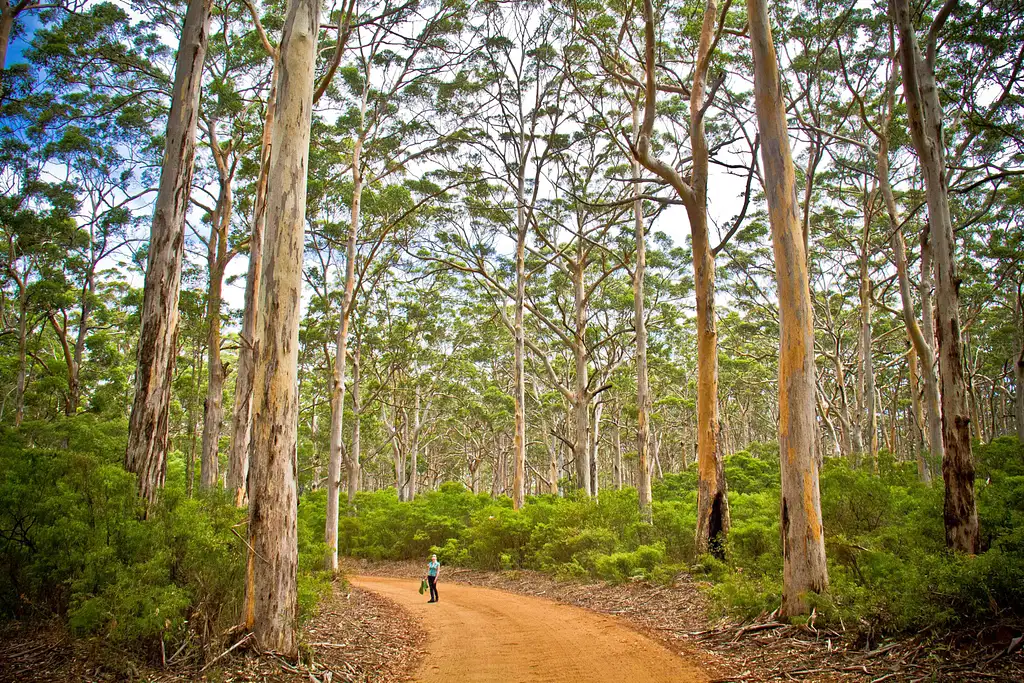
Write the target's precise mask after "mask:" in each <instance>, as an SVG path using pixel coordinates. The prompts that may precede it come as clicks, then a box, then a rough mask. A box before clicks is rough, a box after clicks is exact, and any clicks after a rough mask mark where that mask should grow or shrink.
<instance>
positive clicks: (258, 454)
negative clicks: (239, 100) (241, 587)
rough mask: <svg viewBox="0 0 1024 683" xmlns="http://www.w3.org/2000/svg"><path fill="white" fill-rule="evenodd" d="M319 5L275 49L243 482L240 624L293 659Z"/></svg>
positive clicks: (297, 16)
mask: <svg viewBox="0 0 1024 683" xmlns="http://www.w3.org/2000/svg"><path fill="white" fill-rule="evenodd" d="M319 26H320V3H319V2H318V1H317V0H291V1H290V2H289V3H288V13H287V16H286V19H285V26H284V34H283V36H282V40H281V47H280V60H281V61H280V83H279V88H280V96H279V99H278V107H279V113H280V116H279V118H278V119H277V121H276V122H275V124H274V132H273V140H275V141H277V142H276V145H277V151H276V153H275V155H274V159H273V163H272V165H271V171H270V183H269V187H270V194H269V195H268V198H267V234H266V238H267V245H268V246H269V249H268V251H267V258H266V260H265V262H264V264H263V278H262V280H263V284H264V287H263V292H262V294H261V296H260V320H261V321H262V324H261V327H262V332H261V334H260V337H259V338H260V343H261V346H262V348H261V352H260V354H259V361H258V363H257V367H256V384H255V386H256V389H255V393H254V401H255V405H254V410H253V430H252V441H253V444H252V462H251V463H250V473H249V483H250V487H249V491H250V497H251V500H250V503H249V546H250V552H249V558H248V560H249V561H248V571H247V578H248V580H247V583H246V609H245V623H246V625H247V626H249V627H251V628H252V629H253V632H254V633H255V635H256V641H257V644H258V645H259V647H260V649H261V650H264V651H266V650H270V651H273V652H280V653H283V654H285V655H286V656H289V657H291V656H295V654H296V653H297V649H298V648H297V644H298V642H297V638H296V621H297V616H298V593H297V583H296V582H297V576H296V570H297V564H298V546H297V543H298V528H297V520H296V512H297V506H298V500H297V491H296V476H297V466H296V446H297V443H298V439H297V436H298V435H297V431H298V415H299V397H298V350H299V313H300V307H301V303H302V301H301V293H302V255H303V247H304V244H303V242H304V226H305V220H306V173H307V169H308V168H309V134H310V124H311V116H312V108H313V76H314V71H313V69H314V65H315V62H316V46H317V32H318V28H319Z"/></svg>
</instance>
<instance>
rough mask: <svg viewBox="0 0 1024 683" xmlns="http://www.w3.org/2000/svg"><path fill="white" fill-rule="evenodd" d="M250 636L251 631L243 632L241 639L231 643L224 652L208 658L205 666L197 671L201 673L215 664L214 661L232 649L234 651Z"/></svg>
mask: <svg viewBox="0 0 1024 683" xmlns="http://www.w3.org/2000/svg"><path fill="white" fill-rule="evenodd" d="M250 638H252V633H251V632H250V633H246V634H245V635H244V636H242V639H241V640H239V641H238V642H237V643H235V644H234V645H232V646H231V647H229V648H228V649H226V650H224V652H221V653H220V654H219V655H217V656H216V657H214V658H213V659H211V660H210V661H209V662H208V663H207V664H206V666H204V667H203V668H202V669H200V670H199V673H202V672H204V671H206V670H207V669H209V668H210V667H211V666H213V665H214V664H215V663H216V662H218V661H220V660H221V659H222V658H224V657H225V656H227V655H228V654H229V653H231V652H233V651H234V650H235V649H237V648H238V647H240V646H241V645H242V644H243V643H245V642H247V641H248V640H249V639H250Z"/></svg>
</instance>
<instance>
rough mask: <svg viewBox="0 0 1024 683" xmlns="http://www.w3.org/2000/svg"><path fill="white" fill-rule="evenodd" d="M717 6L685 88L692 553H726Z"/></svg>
mask: <svg viewBox="0 0 1024 683" xmlns="http://www.w3.org/2000/svg"><path fill="white" fill-rule="evenodd" d="M717 19H718V5H717V3H716V2H715V0H708V2H707V5H706V7H705V9H704V23H703V25H702V27H701V34H700V43H699V46H698V49H697V68H696V69H695V70H694V76H693V85H692V86H691V88H690V147H691V154H692V156H693V166H692V171H691V174H692V188H693V194H694V198H695V199H696V202H695V203H693V204H692V206H691V205H687V207H686V214H687V216H688V217H689V219H690V237H691V242H692V250H693V275H694V294H695V297H696V302H697V471H698V477H697V531H696V538H695V547H696V552H697V553H704V552H711V553H712V554H713V555H716V556H718V557H723V558H724V557H725V538H726V536H727V535H728V533H729V501H728V496H727V492H726V485H725V471H724V463H723V459H722V438H721V437H722V434H721V423H720V422H719V419H718V324H717V322H716V320H715V259H714V256H713V254H712V253H711V242H710V239H709V236H708V215H707V214H708V212H707V196H708V146H707V139H706V137H705V135H704V109H705V101H704V100H705V89H706V87H707V73H708V64H709V62H710V60H711V41H712V39H713V37H714V32H715V22H716V21H717Z"/></svg>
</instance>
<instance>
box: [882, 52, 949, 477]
mask: <svg viewBox="0 0 1024 683" xmlns="http://www.w3.org/2000/svg"><path fill="white" fill-rule="evenodd" d="M893 66H894V68H895V65H893ZM894 109H895V91H894V88H890V89H889V90H888V94H887V103H886V111H887V113H886V115H885V117H883V120H882V125H881V126H879V127H878V128H877V129H875V134H876V136H877V137H878V155H877V157H876V163H875V172H876V176H877V177H878V183H879V189H880V190H881V191H882V199H883V200H884V201H885V210H886V213H887V214H888V216H889V227H890V229H891V230H892V238H891V240H890V244H891V246H892V252H893V261H894V263H895V264H896V277H897V279H898V281H899V288H900V303H901V304H902V312H903V323H904V325H905V326H906V328H907V336H908V337H909V338H910V343H911V346H912V348H913V351H914V356H915V357H916V358H917V359H920V361H921V370H922V371H921V373H920V374H921V376H922V378H923V381H924V387H923V395H924V408H925V409H926V410H925V412H926V413H927V416H928V417H927V425H928V427H927V429H928V432H927V441H928V444H929V449H930V453H931V462H932V463H938V462H942V424H941V415H940V411H941V408H940V406H939V380H938V377H936V375H935V355H934V353H933V351H932V344H933V343H934V338H933V337H931V336H929V335H930V328H931V313H930V310H929V312H928V313H926V315H927V323H928V325H927V327H928V329H929V332H928V333H927V334H926V333H925V332H923V331H922V329H921V327H919V326H918V324H917V318H916V316H915V315H914V300H913V297H912V296H911V291H910V274H909V272H908V270H909V268H908V266H907V248H906V243H905V242H904V240H903V230H902V227H901V226H902V224H903V221H902V219H901V218H900V213H899V208H898V207H897V205H896V196H895V194H894V193H893V190H892V184H891V183H890V182H889V133H888V131H889V124H890V122H891V120H892V116H893V110H894ZM922 250H923V251H924V249H922ZM923 256H924V255H923V254H922V263H924V258H923ZM929 261H930V259H929ZM930 289H931V287H930V285H929V290H930ZM923 302H924V298H923V297H922V309H924V306H923ZM930 308H931V305H930V303H929V306H928V309H930ZM916 365H917V364H916V362H915V359H914V358H912V359H911V361H910V381H911V394H912V403H913V409H914V419H915V421H916V422H917V424H918V425H919V426H921V425H922V424H923V423H922V421H921V412H922V411H921V408H922V406H921V405H920V401H919V400H918V391H917V388H916V386H915V385H916V381H917V377H918V372H917V368H916ZM922 433H923V428H922ZM916 459H917V464H918V476H919V477H920V479H921V481H923V482H926V483H927V482H930V481H931V476H932V475H931V469H932V465H931V463H929V462H928V461H927V460H926V459H925V458H924V457H923V455H922V454H921V452H920V449H919V450H918V452H917V454H916Z"/></svg>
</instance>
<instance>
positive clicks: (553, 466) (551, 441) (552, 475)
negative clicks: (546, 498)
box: [541, 420, 558, 496]
mask: <svg viewBox="0 0 1024 683" xmlns="http://www.w3.org/2000/svg"><path fill="white" fill-rule="evenodd" d="M541 424H542V425H543V427H544V437H543V438H544V446H545V447H546V448H547V449H548V493H550V494H551V495H554V496H557V495H558V437H556V436H555V435H554V434H551V425H550V424H549V423H548V421H547V420H544V421H543V422H542V423H541Z"/></svg>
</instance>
